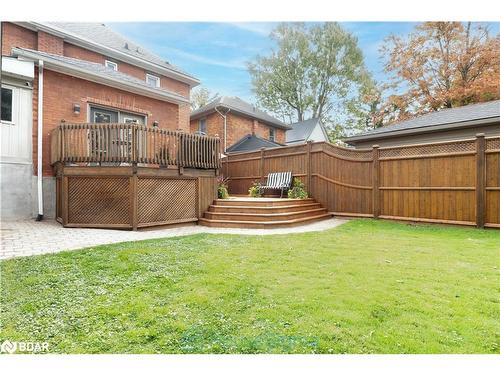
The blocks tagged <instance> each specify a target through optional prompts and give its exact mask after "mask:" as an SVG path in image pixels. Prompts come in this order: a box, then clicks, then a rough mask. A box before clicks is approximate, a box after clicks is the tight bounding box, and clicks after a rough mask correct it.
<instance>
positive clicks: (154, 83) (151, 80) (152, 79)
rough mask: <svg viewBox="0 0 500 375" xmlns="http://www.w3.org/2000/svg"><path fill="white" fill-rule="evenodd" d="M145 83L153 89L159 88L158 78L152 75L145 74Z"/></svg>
mask: <svg viewBox="0 0 500 375" xmlns="http://www.w3.org/2000/svg"><path fill="white" fill-rule="evenodd" d="M146 83H147V84H148V85H150V86H153V87H160V77H157V76H154V75H152V74H146Z"/></svg>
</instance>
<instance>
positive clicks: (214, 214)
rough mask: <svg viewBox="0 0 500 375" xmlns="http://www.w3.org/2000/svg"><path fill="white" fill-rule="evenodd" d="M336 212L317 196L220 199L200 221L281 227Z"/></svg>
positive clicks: (317, 219)
mask: <svg viewBox="0 0 500 375" xmlns="http://www.w3.org/2000/svg"><path fill="white" fill-rule="evenodd" d="M331 216H332V215H331V214H330V213H328V212H327V210H326V209H325V208H323V207H321V205H320V204H319V203H317V202H316V201H315V200H314V199H312V198H308V199H287V198H284V199H280V198H247V197H242V198H229V199H216V200H215V201H214V202H213V204H212V205H210V207H209V209H208V211H207V212H205V214H204V217H203V218H200V219H199V221H198V223H199V224H201V225H205V226H209V227H225V228H280V227H289V226H294V225H303V224H309V223H311V222H314V221H319V220H323V219H327V218H330V217H331Z"/></svg>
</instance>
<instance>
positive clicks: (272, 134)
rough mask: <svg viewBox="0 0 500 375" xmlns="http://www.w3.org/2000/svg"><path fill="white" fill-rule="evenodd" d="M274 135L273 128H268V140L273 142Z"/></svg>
mask: <svg viewBox="0 0 500 375" xmlns="http://www.w3.org/2000/svg"><path fill="white" fill-rule="evenodd" d="M275 139H276V134H275V131H274V129H273V128H269V140H270V141H273V142H275Z"/></svg>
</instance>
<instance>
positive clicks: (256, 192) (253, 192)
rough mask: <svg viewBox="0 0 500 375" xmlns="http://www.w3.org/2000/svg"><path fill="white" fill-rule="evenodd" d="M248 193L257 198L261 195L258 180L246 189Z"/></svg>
mask: <svg viewBox="0 0 500 375" xmlns="http://www.w3.org/2000/svg"><path fill="white" fill-rule="evenodd" d="M248 195H250V196H251V197H254V198H259V197H261V196H262V194H261V192H260V184H259V183H258V182H255V181H254V183H253V184H252V186H250V189H248Z"/></svg>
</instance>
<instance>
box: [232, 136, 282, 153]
mask: <svg viewBox="0 0 500 375" xmlns="http://www.w3.org/2000/svg"><path fill="white" fill-rule="evenodd" d="M281 146H284V145H282V144H281V143H277V142H273V141H270V140H269V139H265V138H261V137H259V136H258V135H255V134H247V135H245V136H244V137H243V138H241V139H240V140H239V141H238V142H236V143H235V144H233V145H232V146H230V147H228V148H227V150H226V153H228V154H231V153H235V152H247V151H255V150H259V149H261V148H275V147H281Z"/></svg>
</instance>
